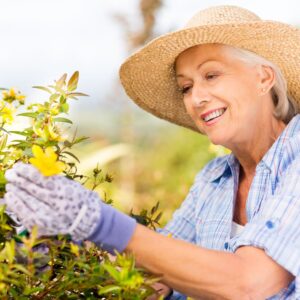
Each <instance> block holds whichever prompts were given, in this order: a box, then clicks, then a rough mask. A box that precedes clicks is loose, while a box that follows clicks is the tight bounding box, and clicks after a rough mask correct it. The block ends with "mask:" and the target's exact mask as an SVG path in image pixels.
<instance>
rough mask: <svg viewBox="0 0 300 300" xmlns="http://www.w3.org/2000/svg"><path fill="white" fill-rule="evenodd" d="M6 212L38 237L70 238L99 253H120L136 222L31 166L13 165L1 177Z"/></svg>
mask: <svg viewBox="0 0 300 300" xmlns="http://www.w3.org/2000/svg"><path fill="white" fill-rule="evenodd" d="M5 176H6V179H7V180H8V183H7V185H6V190H7V192H6V194H5V196H4V202H5V204H6V205H7V209H8V210H9V211H11V212H13V213H14V214H16V216H17V217H18V219H19V220H20V221H21V223H22V224H23V225H24V226H25V227H26V228H27V229H28V230H31V229H32V227H33V226H35V225H37V226H38V234H39V236H43V235H45V236H47V235H57V234H71V236H72V239H74V240H75V241H81V240H86V239H89V240H90V241H92V242H94V243H95V244H97V245H98V246H101V247H102V248H103V249H105V250H107V251H109V252H111V253H114V251H115V250H117V251H118V252H122V251H123V250H124V249H125V247H126V246H127V244H128V242H129V240H130V238H131V237H132V235H133V233H134V231H135V228H136V221H135V220H134V219H132V218H130V217H129V216H127V215H125V214H123V213H122V212H119V211H117V210H116V209H114V208H113V207H112V206H110V205H107V204H105V203H104V202H102V201H101V199H100V198H99V196H98V194H97V193H95V192H93V191H90V190H87V189H86V188H84V187H83V186H82V185H81V184H80V183H78V182H76V181H73V180H70V179H68V178H66V177H64V176H49V177H45V176H43V175H42V174H41V173H40V172H39V171H38V170H37V169H36V168H35V167H33V166H32V165H28V164H24V163H17V164H15V165H14V167H13V168H12V169H10V170H8V171H7V172H6V174H5Z"/></svg>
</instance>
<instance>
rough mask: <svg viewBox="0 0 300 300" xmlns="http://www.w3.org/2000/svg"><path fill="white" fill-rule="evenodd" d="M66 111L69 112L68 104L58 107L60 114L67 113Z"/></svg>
mask: <svg viewBox="0 0 300 300" xmlns="http://www.w3.org/2000/svg"><path fill="white" fill-rule="evenodd" d="M68 111H69V104H68V103H64V104H62V105H61V106H60V112H62V113H67V112H68Z"/></svg>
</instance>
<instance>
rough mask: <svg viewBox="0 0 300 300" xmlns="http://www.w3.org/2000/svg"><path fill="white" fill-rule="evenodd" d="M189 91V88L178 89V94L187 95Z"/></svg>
mask: <svg viewBox="0 0 300 300" xmlns="http://www.w3.org/2000/svg"><path fill="white" fill-rule="evenodd" d="M190 89H191V87H190V86H184V87H182V88H181V89H180V92H181V93H182V94H183V95H184V94H187V93H188V91H189V90H190Z"/></svg>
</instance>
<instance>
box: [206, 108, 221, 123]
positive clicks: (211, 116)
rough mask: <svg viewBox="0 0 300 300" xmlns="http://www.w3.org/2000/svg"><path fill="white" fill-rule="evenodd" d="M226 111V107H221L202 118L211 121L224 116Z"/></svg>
mask: <svg viewBox="0 0 300 300" xmlns="http://www.w3.org/2000/svg"><path fill="white" fill-rule="evenodd" d="M225 111H226V108H220V109H217V110H215V111H213V112H212V113H210V114H208V115H206V116H204V117H203V118H202V120H203V121H205V122H209V121H212V120H214V119H217V118H219V117H220V116H222V115H223V114H224V112H225Z"/></svg>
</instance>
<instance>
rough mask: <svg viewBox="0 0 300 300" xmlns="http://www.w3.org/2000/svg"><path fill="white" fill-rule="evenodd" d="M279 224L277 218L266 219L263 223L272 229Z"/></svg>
mask: <svg viewBox="0 0 300 300" xmlns="http://www.w3.org/2000/svg"><path fill="white" fill-rule="evenodd" d="M278 224H279V220H278V219H271V220H268V221H267V222H266V223H265V225H266V227H267V228H268V229H274V228H276V227H277V225H278Z"/></svg>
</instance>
